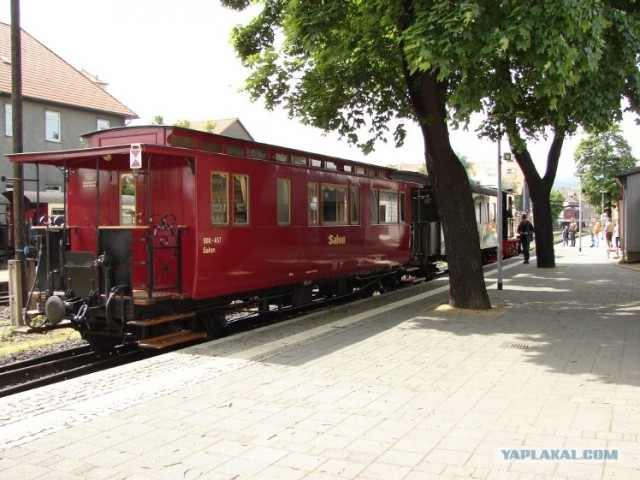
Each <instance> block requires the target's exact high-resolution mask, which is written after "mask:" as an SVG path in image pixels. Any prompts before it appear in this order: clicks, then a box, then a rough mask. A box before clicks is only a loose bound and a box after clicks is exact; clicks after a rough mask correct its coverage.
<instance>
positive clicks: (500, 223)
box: [497, 134, 503, 290]
mask: <svg viewBox="0 0 640 480" xmlns="http://www.w3.org/2000/svg"><path fill="white" fill-rule="evenodd" d="M501 137H502V135H501V134H500V135H499V136H498V215H497V216H498V218H497V220H498V222H497V223H498V290H502V222H503V219H502V149H501V145H500V143H501V142H500V141H501Z"/></svg>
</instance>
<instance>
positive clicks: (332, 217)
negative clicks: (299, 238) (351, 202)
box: [322, 184, 348, 225]
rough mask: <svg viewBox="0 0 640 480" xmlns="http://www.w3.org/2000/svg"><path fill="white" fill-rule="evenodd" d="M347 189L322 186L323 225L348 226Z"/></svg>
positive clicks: (335, 186) (336, 186) (338, 186)
mask: <svg viewBox="0 0 640 480" xmlns="http://www.w3.org/2000/svg"><path fill="white" fill-rule="evenodd" d="M347 199H348V197H347V187H346V186H340V185H324V184H323V185H322V223H331V224H338V225H346V224H347V201H348V200H347Z"/></svg>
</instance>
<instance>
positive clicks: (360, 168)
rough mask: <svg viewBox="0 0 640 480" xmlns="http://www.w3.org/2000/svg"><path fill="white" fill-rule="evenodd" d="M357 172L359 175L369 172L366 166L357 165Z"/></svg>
mask: <svg viewBox="0 0 640 480" xmlns="http://www.w3.org/2000/svg"><path fill="white" fill-rule="evenodd" d="M356 173H357V174H358V175H364V174H365V173H367V171H366V170H365V168H364V167H356Z"/></svg>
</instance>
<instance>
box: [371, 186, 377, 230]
mask: <svg viewBox="0 0 640 480" xmlns="http://www.w3.org/2000/svg"><path fill="white" fill-rule="evenodd" d="M378 211H379V210H378V191H377V190H373V189H372V190H371V223H372V224H373V223H378Z"/></svg>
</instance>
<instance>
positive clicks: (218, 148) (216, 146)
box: [200, 140, 222, 153]
mask: <svg viewBox="0 0 640 480" xmlns="http://www.w3.org/2000/svg"><path fill="white" fill-rule="evenodd" d="M200 150H204V151H205V152H214V153H222V144H221V143H218V142H211V141H209V140H202V141H201V142H200Z"/></svg>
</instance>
